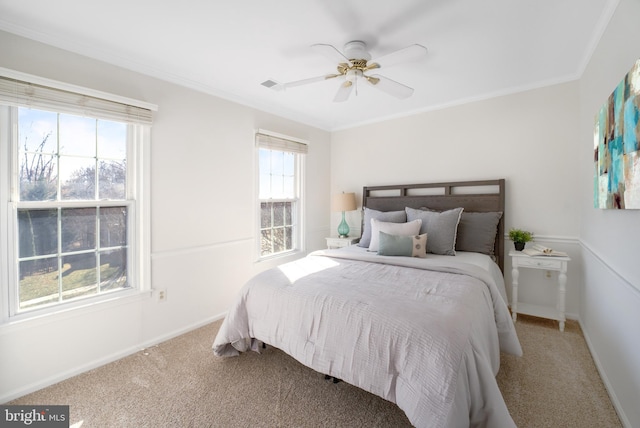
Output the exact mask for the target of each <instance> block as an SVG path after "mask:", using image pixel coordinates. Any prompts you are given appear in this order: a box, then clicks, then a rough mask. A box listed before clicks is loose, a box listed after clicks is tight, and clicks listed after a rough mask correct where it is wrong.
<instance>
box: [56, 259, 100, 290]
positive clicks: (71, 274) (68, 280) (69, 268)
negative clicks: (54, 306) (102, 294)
mask: <svg viewBox="0 0 640 428" xmlns="http://www.w3.org/2000/svg"><path fill="white" fill-rule="evenodd" d="M97 272H98V271H97V269H96V253H87V254H74V255H71V256H65V257H62V299H63V300H69V299H73V298H76V297H80V296H87V295H91V294H96V293H97V291H98V289H97V286H96V284H97V282H98V278H97V276H96V274H97Z"/></svg>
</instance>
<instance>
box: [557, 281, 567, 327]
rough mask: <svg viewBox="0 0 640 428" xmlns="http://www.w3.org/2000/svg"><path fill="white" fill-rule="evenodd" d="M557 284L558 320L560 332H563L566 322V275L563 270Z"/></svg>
mask: <svg viewBox="0 0 640 428" xmlns="http://www.w3.org/2000/svg"><path fill="white" fill-rule="evenodd" d="M558 284H559V287H558V308H557V309H558V318H559V319H560V331H564V322H565V320H566V318H565V316H564V306H565V302H564V300H565V294H566V289H567V274H566V270H565V269H563V270H562V271H560V274H559V275H558Z"/></svg>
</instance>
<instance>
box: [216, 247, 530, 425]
mask: <svg viewBox="0 0 640 428" xmlns="http://www.w3.org/2000/svg"><path fill="white" fill-rule="evenodd" d="M259 342H265V343H267V344H270V345H272V346H275V347H277V348H279V349H281V350H282V351H284V352H286V353H287V354H289V355H291V356H292V357H293V358H295V359H296V360H298V361H300V362H301V363H302V364H304V365H306V366H308V367H310V368H312V369H314V370H317V371H318V372H321V373H325V374H328V375H331V376H335V377H337V378H340V379H343V380H344V381H346V382H348V383H350V384H352V385H355V386H358V387H360V388H362V389H365V390H367V391H369V392H371V393H373V394H376V395H378V396H380V397H382V398H385V399H387V400H389V401H392V402H394V403H396V404H397V405H398V406H399V407H400V408H401V409H402V410H403V411H404V412H405V413H406V415H407V417H408V418H409V420H410V421H411V423H412V424H413V425H415V426H418V427H445V426H452V427H453V426H455V427H463V426H464V427H467V426H495V427H509V426H515V425H514V423H513V420H512V419H511V417H510V415H509V412H508V410H507V408H506V405H505V403H504V400H503V399H502V395H501V394H500V391H499V389H498V386H497V383H496V380H495V375H496V374H497V371H498V368H499V366H500V350H503V351H505V352H508V353H512V354H516V355H520V354H521V353H522V350H521V348H520V344H519V342H518V339H517V336H516V334H515V329H514V326H513V323H512V321H511V318H510V316H509V312H508V309H507V306H506V303H505V302H504V300H503V298H502V297H501V296H500V292H499V291H498V289H497V287H496V284H495V281H494V280H493V278H492V276H491V275H490V274H489V273H488V272H487V271H485V270H483V269H481V268H479V267H477V266H475V265H471V264H467V263H459V262H458V261H457V260H456V257H446V258H443V257H440V258H436V259H432V258H427V259H416V258H405V257H384V256H377V255H375V254H371V253H367V252H366V251H341V250H327V251H320V252H316V253H312V254H311V255H309V256H307V257H305V258H304V259H301V260H298V261H295V262H291V263H287V264H284V265H281V266H279V267H277V268H273V269H270V270H268V271H265V272H262V273H260V274H258V275H257V276H255V277H254V278H253V279H251V280H250V281H249V282H248V283H247V284H246V285H245V286H244V287H243V289H242V290H241V293H240V295H239V296H238V297H237V299H236V301H235V302H234V304H233V306H232V307H231V308H230V310H229V312H228V315H227V317H226V318H225V320H224V322H223V324H222V326H221V327H220V330H219V332H218V335H217V337H216V338H215V341H214V344H213V349H214V352H215V354H216V355H219V356H235V355H238V354H239V352H243V351H247V350H249V349H254V350H258V344H259Z"/></svg>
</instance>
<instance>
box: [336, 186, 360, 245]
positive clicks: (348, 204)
mask: <svg viewBox="0 0 640 428" xmlns="http://www.w3.org/2000/svg"><path fill="white" fill-rule="evenodd" d="M356 208H357V205H356V194H355V193H344V192H342V193H339V194H337V195H334V196H333V199H332V201H331V211H334V212H338V211H342V221H341V222H340V225H339V226H338V236H339V237H340V238H346V237H348V236H349V225H348V224H347V221H346V220H345V219H344V212H345V211H355V210H356Z"/></svg>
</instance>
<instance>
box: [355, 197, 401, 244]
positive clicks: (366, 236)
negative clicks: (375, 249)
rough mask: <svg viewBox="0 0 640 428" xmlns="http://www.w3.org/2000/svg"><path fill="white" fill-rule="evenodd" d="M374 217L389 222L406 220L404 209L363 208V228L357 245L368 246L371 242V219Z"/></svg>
mask: <svg viewBox="0 0 640 428" xmlns="http://www.w3.org/2000/svg"><path fill="white" fill-rule="evenodd" d="M372 218H375V219H378V220H380V221H386V222H389V223H404V222H405V221H407V214H406V213H405V212H404V211H377V210H372V209H371V208H367V207H365V208H364V230H363V231H362V237H361V238H360V242H358V246H359V247H364V248H369V244H370V243H371V219H372Z"/></svg>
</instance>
